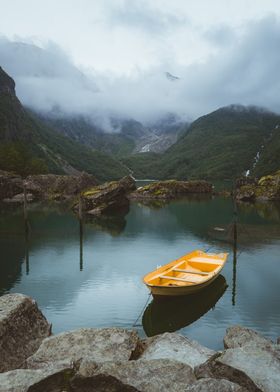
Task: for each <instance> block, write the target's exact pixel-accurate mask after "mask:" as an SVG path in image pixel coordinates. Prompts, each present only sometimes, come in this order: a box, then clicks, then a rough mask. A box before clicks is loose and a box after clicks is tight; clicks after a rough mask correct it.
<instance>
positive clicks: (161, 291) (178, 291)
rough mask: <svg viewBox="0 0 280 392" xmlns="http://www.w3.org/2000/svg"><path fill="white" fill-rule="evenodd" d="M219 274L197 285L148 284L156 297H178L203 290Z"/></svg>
mask: <svg viewBox="0 0 280 392" xmlns="http://www.w3.org/2000/svg"><path fill="white" fill-rule="evenodd" d="M218 276H219V274H217V275H215V276H214V277H213V278H212V279H210V280H208V281H206V282H204V283H201V284H198V285H195V286H181V287H170V286H169V287H164V286H149V285H147V287H148V289H149V290H150V291H151V293H152V295H153V297H154V298H157V297H163V296H169V297H171V296H172V297H176V296H180V295H188V294H194V293H197V292H198V291H200V290H202V289H203V288H204V287H206V286H208V285H209V284H211V283H212V282H214V280H215V279H217V277H218Z"/></svg>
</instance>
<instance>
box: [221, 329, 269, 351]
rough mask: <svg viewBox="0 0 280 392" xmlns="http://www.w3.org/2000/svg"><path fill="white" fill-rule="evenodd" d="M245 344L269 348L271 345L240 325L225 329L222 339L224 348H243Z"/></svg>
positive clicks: (254, 332) (257, 334) (267, 340)
mask: <svg viewBox="0 0 280 392" xmlns="http://www.w3.org/2000/svg"><path fill="white" fill-rule="evenodd" d="M247 344H253V345H258V346H264V347H270V346H271V345H273V342H272V341H271V340H269V339H266V338H264V337H263V336H262V335H260V334H259V333H257V332H256V331H253V330H252V329H249V328H245V327H242V326H240V325H234V326H232V327H229V328H228V329H227V331H226V335H225V337H224V346H225V348H237V347H243V346H244V345H247Z"/></svg>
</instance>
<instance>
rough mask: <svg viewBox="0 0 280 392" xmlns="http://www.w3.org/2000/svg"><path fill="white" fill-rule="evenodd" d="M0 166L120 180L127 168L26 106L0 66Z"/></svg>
mask: <svg viewBox="0 0 280 392" xmlns="http://www.w3.org/2000/svg"><path fill="white" fill-rule="evenodd" d="M0 169H2V170H6V171H11V172H15V173H17V174H21V175H22V176H27V175H29V174H42V173H46V172H50V173H54V174H78V173H79V172H82V171H86V172H88V173H91V174H94V176H95V177H96V178H97V180H98V181H106V180H115V179H119V178H121V177H123V176H125V175H126V174H128V170H127V169H126V168H125V167H124V166H123V165H121V164H120V163H119V162H118V161H116V160H115V159H112V158H111V157H110V156H108V155H107V154H104V153H101V152H99V151H96V150H93V149H92V148H89V147H87V146H83V145H81V144H80V143H78V142H75V141H73V140H71V139H69V138H68V137H65V136H62V135H61V134H59V133H58V132H57V131H56V130H55V129H53V128H52V127H51V126H47V125H46V124H44V123H43V122H42V121H41V120H40V118H38V117H37V116H36V115H35V114H32V113H31V112H30V111H29V110H28V109H25V108H24V107H23V106H22V104H21V102H20V101H19V99H18V98H17V96H16V93H15V82H14V80H13V79H12V78H11V77H10V76H9V75H7V73H6V72H5V71H4V70H3V69H2V68H0Z"/></svg>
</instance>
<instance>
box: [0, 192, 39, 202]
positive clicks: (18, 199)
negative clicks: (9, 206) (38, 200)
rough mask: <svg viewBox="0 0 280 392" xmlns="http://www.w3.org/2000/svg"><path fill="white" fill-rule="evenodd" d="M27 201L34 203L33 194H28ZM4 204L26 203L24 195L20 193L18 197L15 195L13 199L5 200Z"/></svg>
mask: <svg viewBox="0 0 280 392" xmlns="http://www.w3.org/2000/svg"><path fill="white" fill-rule="evenodd" d="M26 200H27V201H28V202H32V201H33V200H34V196H33V195H32V193H27V194H26ZM3 202H5V203H23V202H24V193H18V194H17V195H15V196H13V197H11V198H6V199H3Z"/></svg>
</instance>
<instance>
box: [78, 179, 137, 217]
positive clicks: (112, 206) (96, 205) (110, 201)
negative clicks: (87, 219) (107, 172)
mask: <svg viewBox="0 0 280 392" xmlns="http://www.w3.org/2000/svg"><path fill="white" fill-rule="evenodd" d="M135 188H136V187H135V181H134V180H133V178H132V177H131V176H127V177H124V178H122V179H121V180H120V181H112V182H106V183H105V184H102V185H99V186H95V187H93V188H91V189H89V190H87V191H86V192H83V193H82V198H83V209H84V210H85V212H86V214H89V215H92V216H101V215H106V214H112V213H113V214H114V213H122V214H126V213H127V212H128V210H129V200H128V198H127V195H128V193H130V192H131V191H133V190H134V189H135ZM78 208H79V207H78V203H76V204H75V205H74V210H75V211H77V210H78Z"/></svg>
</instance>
